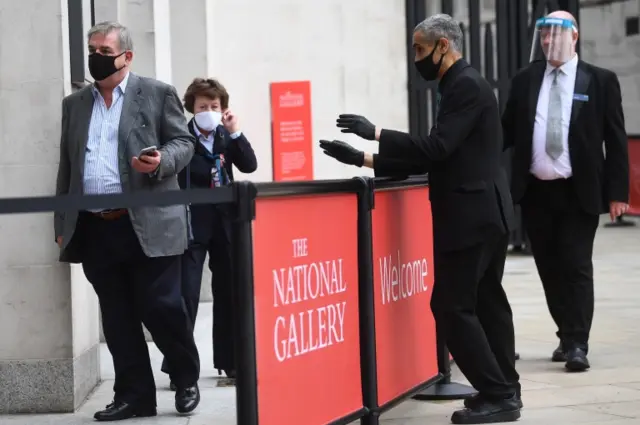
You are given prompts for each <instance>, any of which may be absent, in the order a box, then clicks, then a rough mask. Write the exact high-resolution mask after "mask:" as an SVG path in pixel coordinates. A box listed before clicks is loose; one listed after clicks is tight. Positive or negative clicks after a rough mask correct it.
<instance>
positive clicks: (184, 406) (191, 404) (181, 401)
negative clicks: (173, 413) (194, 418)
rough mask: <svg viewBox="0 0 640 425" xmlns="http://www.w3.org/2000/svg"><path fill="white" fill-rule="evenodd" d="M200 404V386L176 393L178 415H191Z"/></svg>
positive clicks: (179, 389) (183, 389)
mask: <svg viewBox="0 0 640 425" xmlns="http://www.w3.org/2000/svg"><path fill="white" fill-rule="evenodd" d="M198 404H200V390H199V389H198V385H194V386H192V387H187V388H178V389H177V391H176V410H177V411H178V413H190V412H193V411H194V410H195V408H196V407H198Z"/></svg>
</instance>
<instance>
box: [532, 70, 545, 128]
mask: <svg viewBox="0 0 640 425" xmlns="http://www.w3.org/2000/svg"><path fill="white" fill-rule="evenodd" d="M546 69H547V62H545V61H541V62H539V63H537V64H536V67H535V68H534V69H533V72H532V75H531V82H530V84H529V96H528V101H529V128H530V129H531V131H532V132H533V125H534V124H535V121H536V110H537V109H538V95H539V94H540V87H542V80H543V79H544V71H545V70H546Z"/></svg>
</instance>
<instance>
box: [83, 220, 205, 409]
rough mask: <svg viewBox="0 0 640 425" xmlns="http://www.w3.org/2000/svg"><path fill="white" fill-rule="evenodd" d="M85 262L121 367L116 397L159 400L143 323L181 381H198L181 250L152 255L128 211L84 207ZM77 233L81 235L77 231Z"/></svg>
mask: <svg viewBox="0 0 640 425" xmlns="http://www.w3.org/2000/svg"><path fill="white" fill-rule="evenodd" d="M78 227H79V228H78V230H77V231H80V232H81V235H82V239H83V247H84V254H83V255H84V259H83V262H82V267H83V269H84V273H85V275H86V277H87V279H88V280H89V282H91V284H92V285H93V287H94V289H95V291H96V294H97V295H98V300H99V301H100V309H101V311H102V326H103V329H104V336H105V340H106V342H107V346H108V348H109V351H110V352H111V355H112V357H113V366H114V369H115V376H116V379H115V384H114V387H113V390H114V392H115V400H120V401H124V402H129V403H141V404H147V405H154V406H155V405H156V387H155V381H154V378H153V371H152V369H151V362H150V359H149V351H148V347H147V343H146V341H145V337H144V333H143V331H142V323H144V325H145V326H146V327H147V329H148V330H149V332H150V333H151V335H152V337H153V340H154V342H155V344H156V346H157V347H158V349H160V351H161V352H162V354H163V355H164V356H165V358H167V359H168V360H169V362H170V363H171V364H172V365H175V366H174V367H173V368H172V371H171V380H172V381H173V382H174V383H176V385H177V386H179V387H187V386H191V385H194V384H196V383H197V381H198V378H199V375H200V361H199V358H198V350H197V348H196V344H195V341H194V339H193V328H192V325H191V320H190V319H189V317H188V316H187V312H186V309H185V307H184V302H183V300H182V294H181V288H180V274H181V270H180V269H181V263H180V257H179V256H171V257H156V258H149V257H147V256H146V255H145V254H144V252H143V251H142V248H141V247H140V243H139V242H138V238H137V236H136V234H135V233H134V230H133V227H132V225H131V222H130V220H129V218H128V216H123V217H122V218H119V219H116V220H111V221H106V220H103V219H101V218H98V217H96V216H94V215H92V214H90V213H81V215H80V220H79V223H78ZM74 239H75V237H74Z"/></svg>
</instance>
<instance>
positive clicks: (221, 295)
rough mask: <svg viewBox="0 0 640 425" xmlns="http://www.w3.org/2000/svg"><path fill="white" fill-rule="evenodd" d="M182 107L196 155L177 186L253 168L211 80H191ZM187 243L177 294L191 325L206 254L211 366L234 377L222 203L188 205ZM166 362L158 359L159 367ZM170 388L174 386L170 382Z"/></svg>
mask: <svg viewBox="0 0 640 425" xmlns="http://www.w3.org/2000/svg"><path fill="white" fill-rule="evenodd" d="M184 107H185V109H186V110H187V112H189V113H191V114H193V115H194V117H193V119H191V121H189V131H190V132H191V134H192V135H193V136H194V138H195V154H194V155H193V159H192V160H191V163H190V164H189V166H188V167H186V168H185V169H184V170H182V172H181V173H180V174H179V175H178V180H179V183H180V187H181V188H183V189H185V188H187V187H188V186H189V187H191V188H194V189H195V188H215V187H218V186H224V185H227V184H230V183H231V182H233V166H234V165H235V166H236V168H238V170H240V171H241V172H243V173H252V172H254V171H255V170H256V168H257V160H256V155H255V153H254V151H253V148H252V147H251V144H250V143H249V141H248V140H247V138H246V137H245V135H244V134H243V132H242V131H241V130H240V127H239V124H238V118H237V117H236V115H235V114H234V113H233V112H232V111H231V110H230V109H229V94H228V93H227V90H226V89H225V88H224V86H223V85H222V84H220V83H219V82H218V81H217V80H215V79H205V78H196V79H194V80H193V82H192V83H191V85H189V87H188V88H187V91H186V93H185V95H184ZM190 210H191V229H192V242H191V243H190V246H189V249H188V250H187V251H186V252H185V253H184V255H183V263H182V296H183V298H184V301H185V304H186V307H187V312H188V314H189V316H190V318H191V320H192V322H193V324H194V326H195V321H196V315H197V312H198V303H199V302H200V286H201V282H202V271H203V267H204V261H205V257H206V255H207V253H208V254H209V268H210V270H211V274H212V281H211V285H212V291H213V365H214V368H215V369H217V370H218V374H221V372H222V371H224V372H225V375H226V376H227V377H229V378H234V377H235V362H234V359H235V353H234V341H233V317H234V311H233V299H232V285H233V274H232V273H233V270H232V268H231V267H232V266H231V265H232V257H231V255H232V243H233V242H232V240H231V222H230V215H229V211H228V209H227V208H226V207H225V206H224V205H191V206H190ZM170 367H171V365H169V364H167V362H166V361H165V362H163V364H162V371H163V372H166V373H168V372H169V369H170ZM171 386H172V389H173V388H174V386H173V383H172V385H171Z"/></svg>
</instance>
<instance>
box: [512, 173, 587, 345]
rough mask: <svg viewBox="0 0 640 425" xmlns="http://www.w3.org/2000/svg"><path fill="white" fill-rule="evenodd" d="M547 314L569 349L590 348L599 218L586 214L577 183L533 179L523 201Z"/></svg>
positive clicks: (526, 223) (523, 211)
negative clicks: (594, 252) (576, 190)
mask: <svg viewBox="0 0 640 425" xmlns="http://www.w3.org/2000/svg"><path fill="white" fill-rule="evenodd" d="M522 214H523V216H524V219H525V220H524V223H525V226H526V229H527V234H528V236H529V240H530V242H531V251H532V253H533V258H534V259H535V262H536V267H537V268H538V274H539V275H540V280H541V281H542V286H543V288H544V293H545V296H546V298H547V305H548V307H549V312H550V313H551V317H552V318H553V320H554V322H555V323H556V326H557V327H558V332H557V335H558V338H560V341H561V342H562V343H563V344H564V345H565V347H566V348H571V347H572V346H577V347H580V348H583V349H584V350H588V342H589V332H590V330H591V323H592V321H593V307H594V295H593V263H592V255H593V242H594V239H595V235H596V229H597V228H598V221H599V217H598V216H597V215H594V214H588V213H586V212H584V211H583V210H582V209H581V208H580V205H579V202H578V199H577V197H576V193H575V190H574V188H573V179H568V180H564V179H562V180H552V181H541V180H537V179H534V178H532V181H531V183H530V184H529V187H528V189H527V193H526V194H525V197H524V199H523V201H522Z"/></svg>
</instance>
